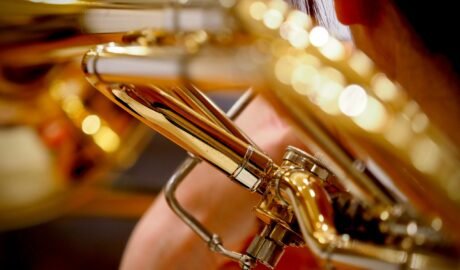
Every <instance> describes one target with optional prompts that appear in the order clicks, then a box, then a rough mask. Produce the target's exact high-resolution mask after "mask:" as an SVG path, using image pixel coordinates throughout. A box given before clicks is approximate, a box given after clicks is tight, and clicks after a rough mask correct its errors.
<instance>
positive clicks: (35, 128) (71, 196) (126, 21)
mask: <svg viewBox="0 0 460 270" xmlns="http://www.w3.org/2000/svg"><path fill="white" fill-rule="evenodd" d="M114 2H117V3H120V2H122V1H77V0H74V1H73V0H72V1H52V0H51V1H38V0H34V1H27V0H18V1H16V0H2V1H0V269H94V268H97V269H115V268H118V265H119V262H120V259H121V255H122V252H123V249H124V246H125V245H126V242H127V240H128V237H129V235H130V233H131V231H132V230H133V228H134V226H135V224H136V222H137V221H138V220H139V218H140V217H141V216H142V214H143V212H144V211H145V210H146V209H147V208H148V207H149V206H150V205H151V203H152V202H153V201H154V199H155V197H156V196H157V194H158V193H159V192H160V190H161V188H162V187H163V185H164V183H165V182H166V181H167V179H168V178H169V176H170V175H171V174H172V172H173V171H174V169H175V168H176V166H177V165H178V164H179V163H180V162H181V161H182V159H183V158H184V157H185V153H184V152H183V151H182V150H180V149H178V148H177V147H176V146H175V145H173V144H172V143H170V142H169V141H167V140H166V139H164V138H163V137H161V136H159V135H157V134H155V133H154V132H153V131H152V130H150V129H148V128H147V127H146V126H144V125H143V124H141V123H140V122H138V121H137V120H135V119H134V118H132V117H131V116H130V115H128V114H127V113H125V112H124V111H122V110H121V109H120V108H118V107H117V106H116V105H114V104H112V103H111V102H110V101H109V100H108V99H106V98H105V97H104V96H102V95H101V94H100V93H99V92H97V91H96V90H94V89H93V88H92V87H91V86H90V85H89V84H88V83H87V82H86V79H85V78H84V76H83V72H82V71H81V67H80V62H81V56H82V55H83V53H84V52H86V51H87V50H88V49H89V48H91V47H94V46H95V45H97V44H100V43H106V42H120V41H121V37H122V35H123V33H125V32H126V31H128V30H132V29H134V28H145V27H151V26H152V25H151V24H152V23H153V24H154V25H153V26H155V24H158V22H155V21H152V20H151V19H150V18H151V17H150V14H149V12H151V10H146V9H145V8H143V6H142V4H141V2H142V1H134V2H136V3H134V2H133V1H131V2H126V3H125V4H124V5H123V7H122V8H121V7H120V6H117V4H114ZM239 94H240V93H239V92H231V91H230V92H225V93H213V94H212V98H213V99H215V100H216V101H217V102H218V103H219V104H220V105H221V106H222V108H223V109H224V110H225V109H227V108H229V106H231V104H232V103H233V102H234V101H235V100H236V98H237V97H238V96H239Z"/></svg>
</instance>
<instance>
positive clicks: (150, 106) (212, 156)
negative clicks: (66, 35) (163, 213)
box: [95, 82, 274, 193]
mask: <svg viewBox="0 0 460 270" xmlns="http://www.w3.org/2000/svg"><path fill="white" fill-rule="evenodd" d="M95 87H96V88H97V89H99V90H100V91H101V92H102V93H103V94H104V95H106V96H107V97H108V98H110V99H111V100H112V101H114V102H115V103H117V104H118V105H120V106H121V107H122V108H124V109H126V110H127V111H129V112H130V113H131V114H133V115H134V116H135V117H137V118H138V119H140V120H141V121H142V122H144V123H145V124H147V125H148V126H150V127H152V128H153V129H154V130H156V131H158V132H159V133H161V134H162V135H164V136H165V137H167V138H168V139H170V140H172V141H173V142H175V143H177V144H178V145H180V146H182V147H183V148H184V149H185V150H187V151H189V152H190V153H192V154H194V155H196V156H198V157H200V158H202V159H204V160H206V161H208V162H209V163H211V164H213V165H214V166H215V167H217V168H219V169H220V170H221V171H223V172H225V173H226V174H227V175H229V176H230V177H231V178H232V179H234V180H235V181H237V182H239V183H240V184H242V185H243V186H245V187H246V188H248V189H249V190H251V191H258V192H260V193H262V192H263V190H260V189H259V187H260V183H261V181H262V180H263V179H264V178H265V177H266V175H267V174H268V173H269V172H270V171H271V170H272V169H273V168H272V167H273V166H274V165H273V164H272V161H271V159H270V158H269V157H267V156H266V155H265V154H263V153H261V152H260V151H258V150H257V149H255V148H254V147H253V146H251V145H249V144H247V143H245V142H243V141H241V140H240V139H238V138H237V137H235V136H233V135H232V134H230V133H228V132H227V131H225V130H223V129H222V128H220V127H219V126H217V125H215V124H214V123H212V122H211V121H209V120H208V119H206V118H205V117H203V116H201V115H199V114H197V113H196V112H194V111H192V110H191V109H190V108H189V107H188V106H186V105H185V104H183V103H182V102H181V101H179V100H177V99H175V98H173V97H172V96H170V95H169V94H168V93H166V92H165V91H163V90H161V89H160V88H158V87H154V86H151V87H140V86H126V85H124V86H120V85H114V84H105V83H102V82H96V83H95ZM262 186H263V185H262Z"/></svg>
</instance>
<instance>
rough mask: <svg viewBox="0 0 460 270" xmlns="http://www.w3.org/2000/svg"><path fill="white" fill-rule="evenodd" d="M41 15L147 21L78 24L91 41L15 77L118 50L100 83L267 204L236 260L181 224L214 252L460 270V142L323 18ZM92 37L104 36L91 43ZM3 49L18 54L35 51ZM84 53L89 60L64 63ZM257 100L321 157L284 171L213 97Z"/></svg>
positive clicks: (238, 6) (155, 8)
mask: <svg viewBox="0 0 460 270" xmlns="http://www.w3.org/2000/svg"><path fill="white" fill-rule="evenodd" d="M41 2H43V3H41V4H40V5H41V6H42V7H43V8H44V9H45V10H47V12H48V13H50V14H52V15H54V17H55V18H56V19H58V18H66V16H67V14H73V16H77V17H78V18H80V20H77V21H78V22H82V20H81V18H86V19H87V18H88V17H87V16H90V15H91V14H94V12H95V10H96V11H97V10H99V9H107V10H112V9H114V10H116V11H113V12H107V14H113V15H114V16H115V18H116V16H120V14H121V13H123V14H130V15H132V16H131V17H129V16H128V17H129V19H127V21H126V22H125V24H123V23H122V24H120V25H115V26H116V27H115V26H114V25H108V26H107V25H105V26H104V27H105V28H104V27H101V24H100V22H101V21H100V20H99V21H98V20H89V22H91V23H92V24H89V26H88V25H86V26H85V27H82V25H81V24H79V25H78V26H77V29H79V30H81V31H79V32H78V33H77V34H76V35H75V37H76V39H74V40H72V39H71V40H68V42H67V41H66V42H65V43H59V42H57V43H56V42H54V41H53V42H51V44H52V45H50V47H46V46H45V45H46V44H47V42H48V41H47V40H42V41H40V39H41V38H42V37H39V38H38V39H37V40H38V41H40V42H38V44H37V46H38V47H37V48H49V50H47V49H45V51H46V52H49V54H43V55H38V56H34V57H30V59H31V61H29V62H28V59H24V61H23V62H22V60H21V61H17V62H15V61H12V59H11V57H10V56H4V55H2V58H1V59H2V61H1V63H2V64H3V65H5V66H8V67H17V66H18V64H19V66H21V65H20V64H21V62H22V63H24V65H26V66H27V64H28V65H32V64H33V65H39V64H40V65H41V64H47V63H55V62H60V61H61V60H62V59H68V57H73V56H75V55H79V53H80V48H81V44H84V45H85V46H86V45H89V44H95V43H94V42H93V41H95V40H96V39H98V38H103V39H104V40H105V39H107V38H108V40H109V41H110V42H106V43H103V42H102V43H103V44H101V45H97V46H94V47H93V48H92V49H90V50H89V51H88V52H86V54H85V55H83V59H82V70H83V72H84V73H85V75H86V77H87V79H88V81H89V82H90V83H91V84H92V85H93V86H95V88H97V89H98V90H99V91H100V92H101V93H102V94H104V95H105V97H107V98H108V99H110V100H111V101H113V102H114V103H115V104H117V105H118V106H120V107H122V108H123V109H125V110H126V111H128V112H129V113H130V114H132V115H133V116H134V117H136V118H137V119H139V120H141V121H142V122H143V123H145V124H146V125H148V126H149V127H151V128H153V129H155V130H156V131H157V132H159V133H161V134H163V135H164V136H165V137H167V138H169V139H170V140H172V141H174V142H175V143H177V144H178V145H180V146H181V147H183V148H184V149H186V150H187V151H189V152H190V153H191V154H193V156H195V157H197V158H200V159H202V160H205V161H207V162H209V163H211V164H212V165H214V166H215V167H217V168H218V169H220V170H221V171H222V172H224V173H225V174H226V175H227V176H228V177H229V178H231V179H232V180H234V181H236V182H237V183H239V184H241V185H242V186H243V187H245V188H247V189H248V190H250V191H252V192H257V193H258V194H260V196H261V202H260V203H259V204H258V205H257V207H256V211H255V212H256V214H257V216H258V217H259V218H260V219H261V221H262V222H263V223H265V228H264V230H263V231H262V232H260V234H259V235H258V236H257V237H256V238H254V241H253V243H252V244H251V245H250V247H249V249H248V250H247V252H246V254H241V253H237V252H233V251H229V250H226V249H224V248H223V246H222V244H221V242H220V240H219V239H218V237H217V236H216V237H215V235H212V234H210V233H208V232H207V231H206V230H205V228H204V227H203V226H202V225H200V224H199V223H198V222H197V221H196V220H195V219H194V218H193V217H192V216H190V215H188V214H186V212H185V214H184V211H176V213H177V214H178V215H179V216H180V217H181V218H182V219H183V220H184V221H185V222H186V223H187V224H188V225H189V226H191V227H192V229H193V230H194V231H195V232H197V233H198V234H200V236H201V237H202V238H203V239H204V240H205V241H206V242H208V244H209V246H210V247H211V248H212V249H213V250H214V251H217V252H219V253H221V254H223V255H225V256H228V257H230V258H232V259H234V260H237V261H239V262H240V263H241V265H242V267H243V268H244V269H250V268H252V267H253V266H254V262H260V263H263V264H266V265H268V266H270V267H273V266H275V265H276V263H277V261H278V259H279V258H280V256H282V250H283V248H284V246H307V247H308V248H310V250H311V251H312V252H313V253H314V254H315V255H316V257H317V258H318V260H319V261H320V262H321V263H322V265H323V266H324V267H338V268H340V267H343V266H351V267H358V268H368V269H388V268H389V267H392V268H397V269H399V268H408V269H458V267H459V265H458V260H457V256H458V250H459V247H460V233H459V231H458V230H457V228H458V227H459V226H460V219H459V218H458V217H457V215H455V213H458V212H459V211H460V197H459V194H460V193H459V192H457V191H458V187H459V186H460V184H459V183H460V178H459V175H460V169H459V168H460V158H459V153H458V150H459V149H458V145H456V144H455V143H453V142H451V141H449V140H448V139H447V138H448V136H447V135H449V134H445V133H443V130H439V129H437V128H435V123H431V122H430V120H429V118H428V116H427V114H426V113H424V111H423V110H424V108H423V107H421V106H420V105H419V104H417V103H416V102H415V101H414V100H413V99H412V98H411V97H410V96H409V94H408V93H407V92H406V91H405V90H404V89H403V87H401V86H400V85H399V84H398V83H397V82H394V81H391V80H390V79H389V78H388V77H387V76H386V75H385V74H383V73H382V72H380V71H379V70H378V69H377V68H376V66H375V65H374V63H373V62H372V60H371V59H369V58H368V57H367V56H366V55H365V54H364V53H363V52H361V51H359V50H357V49H351V48H350V46H345V44H344V43H343V42H342V41H340V40H338V39H336V38H335V37H333V36H331V35H330V34H329V32H328V30H327V29H325V28H324V27H322V26H317V25H314V24H313V20H312V19H311V18H310V17H309V16H308V15H306V14H304V13H301V12H299V11H296V10H293V9H291V8H290V7H289V6H288V5H287V4H285V3H284V2H283V1H281V0H240V1H227V0H220V1H207V0H189V1H180V2H174V3H170V2H162V1H156V2H153V3H152V4H145V3H144V2H142V3H143V4H134V3H125V4H123V3H121V2H117V4H116V5H115V4H107V3H106V2H104V3H105V4H100V3H101V2H96V4H94V3H92V4H91V5H90V4H88V3H87V2H80V1H75V3H73V4H70V5H65V6H63V7H61V8H62V9H61V8H59V7H58V6H56V5H52V4H46V2H47V1H41ZM21 3H23V4H25V5H26V6H27V5H31V6H32V5H35V4H31V3H28V4H26V3H27V2H21ZM10 5H13V4H11V3H10ZM71 7H72V8H71ZM75 7H77V8H76V9H75V10H74V9H73V8H75ZM60 10H61V11H62V13H61V12H59V11H60ZM120 12H121V13H120ZM124 12H126V13H124ZM139 12H140V13H139ZM143 12H144V13H143ZM88 14H89V15H88ZM96 14H98V13H97V12H96ZM140 14H150V15H151V16H150V17H149V18H150V20H149V21H150V22H151V23H152V24H151V25H144V24H143V21H142V20H141V17H142V16H140ZM23 15H24V16H25V17H26V18H30V17H28V16H33V17H34V16H36V15H37V14H34V13H30V12H25V13H24V14H23ZM13 17H14V16H13ZM13 17H11V18H13ZM96 17H97V16H96ZM7 18H8V17H7ZM90 18H91V16H90ZM92 18H93V19H94V18H95V17H94V16H93V17H92ZM192 18H193V19H192ZM19 21H20V20H18V19H17V18H15V19H14V20H13V19H11V20H9V23H12V22H14V23H15V24H17V23H18V22H19ZM83 21H85V20H83ZM86 22H88V20H86ZM185 22H190V23H185ZM191 22H193V23H191ZM127 25H128V26H129V27H131V28H129V29H126V26H127ZM117 27H118V28H117ZM88 29H90V30H88ZM101 29H105V30H101ZM128 30H130V31H129V32H128V33H125V34H123V32H125V31H128ZM81 33H84V34H83V35H81ZM102 33H104V34H102ZM107 33H111V34H115V35H114V36H110V35H109V36H108V35H106V34H107ZM18 35H19V36H21V34H20V33H18ZM83 36H84V37H91V38H94V39H92V41H91V42H86V41H85V42H83V43H81V42H80V41H81V39H80V38H81V37H83ZM114 37H115V38H114ZM17 40H19V41H20V40H21V39H20V38H17ZM104 42H105V41H104ZM96 43H99V42H96ZM3 44H5V45H3ZM44 44H45V45H44ZM42 45H43V46H44V47H41V46H42ZM72 45H75V46H72ZM2 46H5V48H7V49H8V50H10V52H16V51H15V50H20V49H21V48H28V47H21V46H20V45H17V44H13V43H11V42H2ZM32 47H33V46H32ZM69 48H70V50H71V49H72V48H78V50H77V51H74V52H77V53H76V54H61V52H62V50H64V51H67V52H68V50H69ZM40 50H41V49H40ZM55 52H58V54H55ZM31 53H32V54H33V51H31ZM34 55H35V54H34ZM56 55H58V56H63V57H62V58H61V57H56ZM27 58H29V57H27ZM49 72H53V70H49ZM50 74H51V73H50ZM10 77H11V76H10ZM249 87H251V88H253V89H254V90H256V91H259V92H261V93H262V94H264V95H265V96H266V97H268V99H269V100H270V101H271V102H273V104H275V105H276V106H275V107H276V108H278V109H279V110H280V112H281V113H284V114H286V115H287V116H289V117H290V119H291V120H292V124H293V125H295V126H296V127H297V128H298V129H299V131H300V134H299V135H300V136H301V138H302V139H303V141H304V142H305V144H306V146H307V147H308V148H309V149H310V150H311V152H312V154H313V155H312V156H310V155H308V154H306V153H305V152H303V151H302V150H299V149H295V148H292V147H291V148H288V149H287V150H286V155H285V159H284V161H283V163H282V164H275V163H273V162H272V161H271V158H270V157H269V156H267V155H266V154H264V153H263V152H261V151H260V150H259V148H258V147H257V146H256V145H255V144H254V143H252V141H251V140H250V138H247V136H246V135H244V134H243V133H242V132H241V131H239V130H238V129H237V128H236V127H235V126H233V124H232V123H231V121H229V120H228V119H226V118H225V116H224V115H223V114H222V113H221V112H220V111H219V110H217V109H216V108H215V107H214V105H213V104H212V103H210V101H209V100H208V99H207V98H206V97H205V96H204V94H203V93H202V92H204V91H213V90H218V89H235V88H237V89H244V88H249ZM51 89H52V88H51ZM13 92H14V91H13ZM19 92H20V91H19ZM59 102H61V103H60V104H61V106H62V108H63V109H64V112H66V113H67V114H68V115H69V116H68V117H69V119H73V118H72V115H74V113H75V112H78V111H79V110H81V107H82V106H81V102H80V101H79V100H76V99H74V100H72V99H71V100H67V101H65V100H61V101H59ZM78 115H79V114H78ZM77 118H78V117H77ZM78 119H80V118H78ZM80 120H81V122H80V124H81V125H82V126H81V127H82V132H83V133H84V134H87V136H90V137H91V138H92V139H93V140H94V142H95V143H96V144H98V141H99V144H98V145H99V147H100V148H101V149H103V150H104V149H105V151H107V152H110V149H112V148H118V147H120V148H123V147H125V146H126V143H127V142H126V140H122V139H121V138H119V139H118V140H116V139H113V138H117V137H116V136H115V135H113V134H116V132H110V131H109V130H108V129H105V131H104V134H105V136H104V137H105V138H112V140H98V139H97V134H98V132H100V131H101V130H102V126H103V125H110V122H104V121H102V120H101V119H100V117H99V118H98V117H97V115H94V114H91V113H88V114H84V117H83V118H81V119H80ZM104 144H105V146H102V145H104ZM190 163H191V164H192V165H190V164H189V165H187V164H185V165H184V166H185V167H184V168H182V169H181V171H179V172H178V175H176V176H175V177H173V178H172V180H171V182H170V183H169V185H168V187H169V188H170V189H169V190H170V192H169V193H168V196H169V197H168V201H169V202H170V204H171V206H172V207H173V209H176V210H177V209H180V205H178V202H177V200H175V199H174V190H175V188H176V187H177V185H178V183H179V182H180V181H178V180H177V179H180V178H181V177H183V174H185V173H186V172H187V171H189V167H188V166H193V163H194V162H190ZM346 224H351V225H353V226H345V225H346ZM145 252H148V251H145Z"/></svg>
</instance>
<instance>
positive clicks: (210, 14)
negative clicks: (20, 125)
mask: <svg viewBox="0 0 460 270" xmlns="http://www.w3.org/2000/svg"><path fill="white" fill-rule="evenodd" d="M204 7H205V8H204ZM229 25H231V23H230V22H229V17H228V16H226V10H225V9H223V8H222V7H221V6H220V5H219V4H218V3H216V2H215V1H208V0H191V1H187V4H181V3H179V2H171V1H162V0H160V1H151V2H145V1H143V2H137V1H116V2H113V3H110V2H107V1H78V0H75V1H68V3H53V2H52V1H33V2H32V1H24V0H17V1H16V0H4V1H1V2H0V30H1V32H2V35H1V36H0V49H1V50H0V64H8V65H36V64H41V63H50V62H51V63H56V62H60V61H65V60H68V59H69V58H70V57H77V56H81V55H82V54H84V52H85V51H87V50H88V49H89V47H88V46H91V45H95V44H101V43H106V42H108V41H114V40H121V35H120V33H124V32H127V31H132V30H136V29H143V28H154V29H161V30H163V31H171V32H175V31H196V30H201V29H205V30H207V31H210V32H219V31H221V30H222V29H227V30H228V29H231V27H229ZM108 34H112V35H108Z"/></svg>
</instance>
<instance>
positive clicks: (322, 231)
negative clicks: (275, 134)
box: [279, 170, 460, 270]
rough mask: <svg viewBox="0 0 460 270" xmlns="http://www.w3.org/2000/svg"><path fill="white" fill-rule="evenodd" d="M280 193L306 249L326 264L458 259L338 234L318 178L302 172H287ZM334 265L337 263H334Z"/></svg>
mask: <svg viewBox="0 0 460 270" xmlns="http://www.w3.org/2000/svg"><path fill="white" fill-rule="evenodd" d="M279 188H280V194H281V196H283V198H284V199H285V200H287V201H288V202H289V204H290V205H291V206H292V207H293V210H294V212H295V215H296V218H297V221H298V222H299V225H300V229H301V231H302V235H303V237H304V240H305V243H306V245H307V246H308V248H309V249H310V250H311V251H312V252H313V253H314V254H315V255H316V256H317V257H319V258H320V259H322V261H325V262H326V263H327V264H334V263H339V264H345V265H353V266H354V267H360V268H363V269H401V267H407V268H408V269H419V270H420V269H458V267H459V266H460V265H459V263H458V262H456V261H452V260H451V259H447V258H444V257H442V256H439V255H435V254H429V253H423V252H419V251H411V250H404V249H402V248H398V247H392V246H379V245H375V244H368V243H364V242H360V241H357V240H353V239H350V237H349V236H346V235H345V236H341V235H339V234H338V233H337V231H336V230H335V225H334V223H333V220H332V214H333V209H332V207H331V202H330V199H329V196H328V194H327V191H326V190H325V189H324V188H323V187H322V184H321V181H319V180H318V179H317V178H316V177H315V176H313V175H312V174H310V173H306V172H305V171H301V170H299V171H296V170H293V171H287V172H286V173H285V174H284V175H283V176H282V177H281V183H280V186H279ZM335 266H337V265H335Z"/></svg>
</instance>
